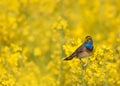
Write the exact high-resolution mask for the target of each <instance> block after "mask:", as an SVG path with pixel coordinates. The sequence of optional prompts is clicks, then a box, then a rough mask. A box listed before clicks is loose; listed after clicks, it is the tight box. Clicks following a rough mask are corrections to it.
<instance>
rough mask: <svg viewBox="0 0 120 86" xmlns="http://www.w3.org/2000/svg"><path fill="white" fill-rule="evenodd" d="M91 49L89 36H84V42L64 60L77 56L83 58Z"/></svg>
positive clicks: (91, 42)
mask: <svg viewBox="0 0 120 86" xmlns="http://www.w3.org/2000/svg"><path fill="white" fill-rule="evenodd" d="M92 51H93V40H92V37H91V36H86V37H85V42H84V43H83V44H82V45H81V46H80V47H78V48H77V49H76V50H75V51H74V52H73V53H72V54H71V55H70V56H68V57H67V58H65V59H64V60H71V59H73V58H74V57H77V58H80V59H81V58H83V57H86V56H89V55H90V54H91V52H92Z"/></svg>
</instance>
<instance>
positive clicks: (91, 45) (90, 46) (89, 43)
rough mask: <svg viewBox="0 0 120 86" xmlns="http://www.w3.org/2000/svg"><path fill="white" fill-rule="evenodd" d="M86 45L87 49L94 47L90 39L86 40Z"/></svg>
mask: <svg viewBox="0 0 120 86" xmlns="http://www.w3.org/2000/svg"><path fill="white" fill-rule="evenodd" d="M84 45H85V47H86V48H87V49H90V50H91V49H92V48H93V43H92V41H89V42H84Z"/></svg>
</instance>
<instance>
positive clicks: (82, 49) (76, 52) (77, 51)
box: [73, 44, 85, 55]
mask: <svg viewBox="0 0 120 86" xmlns="http://www.w3.org/2000/svg"><path fill="white" fill-rule="evenodd" d="M84 48H85V46H84V44H82V45H81V46H80V47H78V48H77V49H76V50H75V51H74V52H73V54H76V55H77V54H78V53H80V52H82V51H84Z"/></svg>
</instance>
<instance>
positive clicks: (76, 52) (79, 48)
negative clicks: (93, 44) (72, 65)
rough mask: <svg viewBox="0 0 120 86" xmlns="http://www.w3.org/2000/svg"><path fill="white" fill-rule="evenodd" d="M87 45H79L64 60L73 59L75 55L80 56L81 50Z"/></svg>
mask: <svg viewBox="0 0 120 86" xmlns="http://www.w3.org/2000/svg"><path fill="white" fill-rule="evenodd" d="M84 48H85V46H84V45H83V44H82V45H81V46H80V47H78V48H77V49H76V50H75V51H74V52H73V53H72V54H71V55H70V56H68V57H67V58H65V59H64V60H71V59H73V57H75V56H78V54H79V53H80V52H82V51H83V50H84Z"/></svg>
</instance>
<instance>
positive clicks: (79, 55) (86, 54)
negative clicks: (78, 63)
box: [78, 52, 90, 58]
mask: <svg viewBox="0 0 120 86" xmlns="http://www.w3.org/2000/svg"><path fill="white" fill-rule="evenodd" d="M89 54H90V53H88V52H81V53H79V54H78V58H82V57H86V56H88V55H89Z"/></svg>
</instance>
